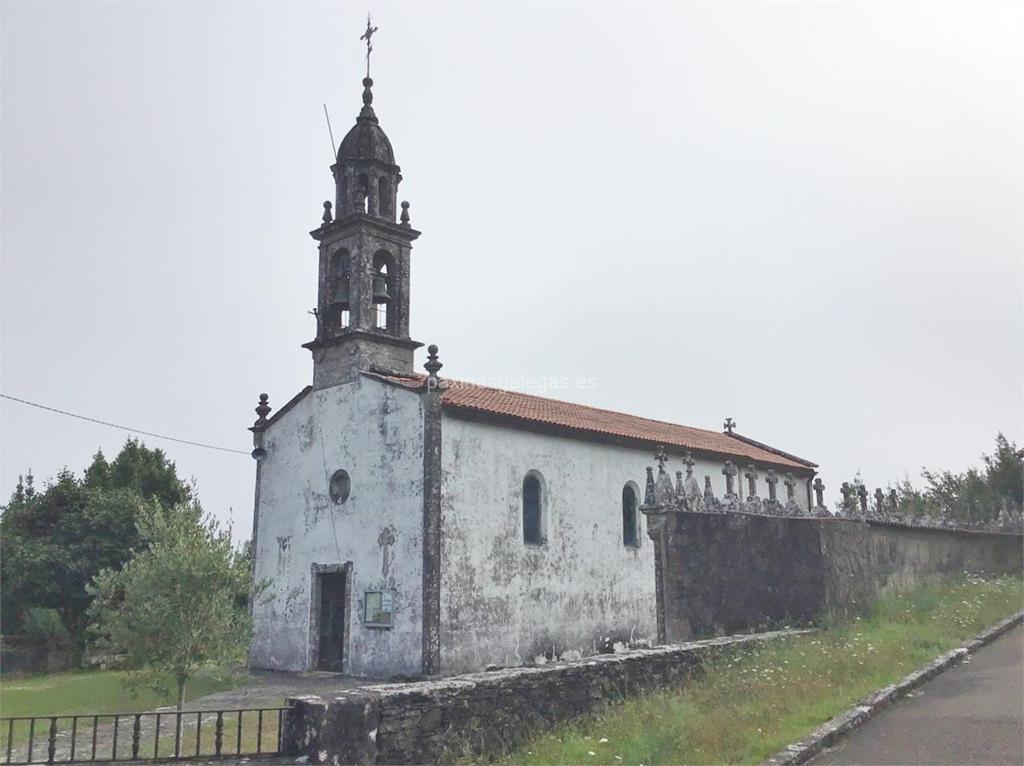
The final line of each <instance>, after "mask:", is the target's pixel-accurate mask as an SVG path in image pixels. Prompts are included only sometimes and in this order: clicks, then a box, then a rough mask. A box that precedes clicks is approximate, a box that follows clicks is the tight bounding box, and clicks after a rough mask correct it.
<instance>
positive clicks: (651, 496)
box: [644, 466, 658, 508]
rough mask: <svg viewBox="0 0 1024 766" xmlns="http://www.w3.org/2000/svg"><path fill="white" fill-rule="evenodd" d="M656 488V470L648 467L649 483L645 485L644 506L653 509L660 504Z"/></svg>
mask: <svg viewBox="0 0 1024 766" xmlns="http://www.w3.org/2000/svg"><path fill="white" fill-rule="evenodd" d="M656 486H657V485H655V483H654V469H653V468H652V467H651V466H647V482H646V484H645V485H644V505H645V506H647V507H648V508H653V507H654V506H655V505H657V504H658V498H657V492H656Z"/></svg>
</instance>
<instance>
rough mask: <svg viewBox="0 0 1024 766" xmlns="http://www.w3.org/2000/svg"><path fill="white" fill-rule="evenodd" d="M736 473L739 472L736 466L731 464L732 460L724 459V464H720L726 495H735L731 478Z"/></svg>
mask: <svg viewBox="0 0 1024 766" xmlns="http://www.w3.org/2000/svg"><path fill="white" fill-rule="evenodd" d="M738 473H739V470H738V469H737V468H736V466H735V465H733V463H732V461H731V460H726V461H725V465H723V466H722V474H723V475H724V476H725V496H726V497H735V496H736V493H735V492H734V491H733V485H732V482H733V479H734V478H735V477H736V474H738Z"/></svg>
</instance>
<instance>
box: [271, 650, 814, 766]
mask: <svg viewBox="0 0 1024 766" xmlns="http://www.w3.org/2000/svg"><path fill="white" fill-rule="evenodd" d="M794 632H795V631H779V632H772V633H761V634H756V635H746V636H730V637H727V638H719V639H713V640H709V641H698V642H693V643H688V644H682V645H679V646H664V647H657V648H654V649H639V650H635V651H630V652H624V653H621V654H610V655H600V656H597V657H591V658H588V659H586V660H578V661H574V662H562V663H552V664H550V665H542V666H535V667H519V668H505V669H501V670H495V671H489V672H484V673H471V674H467V675H461V676H453V677H451V678H446V679H442V680H438V681H423V682H417V683H408V684H383V685H376V686H367V687H363V688H360V689H356V690H353V691H344V692H339V693H338V694H336V695H333V696H331V697H330V698H326V697H297V698H294V699H290V700H289V704H291V705H292V710H291V711H289V714H288V716H287V719H286V726H285V734H284V741H283V744H284V752H286V753H289V754H292V755H299V756H302V755H305V756H308V757H309V761H310V762H311V763H335V764H349V763H358V764H371V763H389V764H405V763H437V762H438V761H448V760H453V759H456V758H458V757H459V756H463V755H468V754H474V755H488V756H493V755H501V754H502V753H505V752H508V750H509V749H511V748H512V747H514V746H515V745H517V744H519V743H520V742H522V741H523V740H524V739H525V738H526V737H527V736H529V735H530V734H533V733H535V732H537V731H540V730H543V729H544V728H547V727H549V726H551V725H552V724H554V723H558V722H560V721H565V720H568V719H572V718H576V717H578V716H581V715H585V714H588V713H593V712H595V711H597V710H599V709H601V708H603V707H605V706H606V705H608V704H609V703H613V702H619V701H621V700H623V699H625V698H627V697H631V696H634V695H637V694H639V693H641V692H644V691H647V690H651V689H656V688H662V687H672V686H680V685H682V684H683V683H684V682H685V681H686V679H687V678H689V677H690V676H691V675H693V674H694V672H695V671H697V670H699V668H700V665H701V663H702V662H704V661H706V660H707V659H709V658H710V657H712V656H715V655H717V654H720V653H722V652H728V651H737V650H742V649H743V648H749V647H751V646H756V645H757V644H759V643H760V642H763V641H767V640H772V639H775V638H779V637H783V636H786V635H792V634H793V633H794Z"/></svg>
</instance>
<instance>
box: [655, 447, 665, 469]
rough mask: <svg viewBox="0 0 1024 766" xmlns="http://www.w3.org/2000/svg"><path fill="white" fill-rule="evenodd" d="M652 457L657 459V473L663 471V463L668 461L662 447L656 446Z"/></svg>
mask: <svg viewBox="0 0 1024 766" xmlns="http://www.w3.org/2000/svg"><path fill="white" fill-rule="evenodd" d="M654 459H655V460H656V461H658V475H659V476H660V475H661V474H663V473H665V463H667V462H668V455H666V454H665V448H664V447H658V451H657V452H655V453H654Z"/></svg>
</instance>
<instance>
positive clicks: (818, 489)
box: [812, 476, 825, 508]
mask: <svg viewBox="0 0 1024 766" xmlns="http://www.w3.org/2000/svg"><path fill="white" fill-rule="evenodd" d="M812 486H813V487H814V507H815V508H823V507H824V506H825V482H823V481H822V480H821V477H820V476H818V477H817V478H816V479H815V480H814V484H813V485H812Z"/></svg>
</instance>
